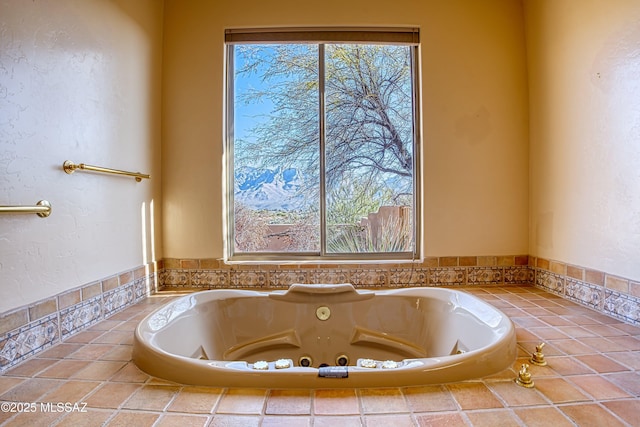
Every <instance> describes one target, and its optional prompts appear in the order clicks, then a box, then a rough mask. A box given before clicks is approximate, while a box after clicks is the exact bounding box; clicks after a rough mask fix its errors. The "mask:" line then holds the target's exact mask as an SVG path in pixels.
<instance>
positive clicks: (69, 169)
mask: <svg viewBox="0 0 640 427" xmlns="http://www.w3.org/2000/svg"><path fill="white" fill-rule="evenodd" d="M62 168H63V169H64V171H65V172H66V173H68V174H72V173H73V172H75V170H76V169H81V170H86V171H93V172H102V173H111V174H115V175H126V176H132V177H134V178H135V179H136V181H138V182H140V181H142V178H146V179H149V178H151V176H150V175H147V174H144V173H140V172H127V171H121V170H118V169H110V168H103V167H100V166H91V165H87V164H84V163H79V164H75V163H73V162H72V161H71V160H67V161H65V162H64V163H63V164H62Z"/></svg>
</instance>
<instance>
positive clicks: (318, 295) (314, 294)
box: [269, 283, 375, 302]
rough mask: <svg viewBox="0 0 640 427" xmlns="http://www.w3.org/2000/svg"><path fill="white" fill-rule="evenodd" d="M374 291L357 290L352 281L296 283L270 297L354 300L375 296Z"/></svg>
mask: <svg viewBox="0 0 640 427" xmlns="http://www.w3.org/2000/svg"><path fill="white" fill-rule="evenodd" d="M374 295H375V293H374V292H373V291H367V290H361V291H357V290H356V289H355V288H354V287H353V285H352V284H351V283H339V284H333V283H331V284H321V283H317V284H302V283H294V284H292V285H291V286H290V287H289V289H288V290H287V291H286V292H284V293H276V292H273V293H271V294H269V298H273V299H276V300H278V301H288V302H315V301H324V302H354V301H362V300H366V299H370V298H373V297H374Z"/></svg>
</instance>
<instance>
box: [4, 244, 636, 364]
mask: <svg viewBox="0 0 640 427" xmlns="http://www.w3.org/2000/svg"><path fill="white" fill-rule="evenodd" d="M292 283H352V284H353V285H354V286H356V287H361V288H395V287H409V286H474V287H475V286H478V287H482V286H509V285H534V286H536V287H538V288H541V289H544V290H545V291H548V292H551V293H553V294H556V295H559V296H561V297H563V298H566V299H568V300H571V301H574V302H577V303H579V304H583V305H585V306H587V307H589V308H592V309H594V310H597V311H599V312H600V313H603V314H606V315H610V316H613V317H615V318H618V319H620V320H623V321H625V322H628V323H631V324H636V325H638V324H640V283H638V282H634V281H631V280H628V279H625V278H621V277H617V276H612V275H609V274H606V273H604V272H600V271H596V270H591V269H588V268H584V267H578V266H573V265H568V264H564V263H561V262H557V261H552V260H547V259H544V258H536V257H531V256H527V255H514V256H478V257H476V256H471V257H468V256H467V257H440V258H428V259H426V260H425V261H424V262H422V263H416V264H344V265H343V264H334V265H225V264H224V263H223V262H221V261H219V260H214V259H200V260H194V259H165V260H163V261H161V262H159V263H157V264H150V265H147V266H141V267H138V268H135V269H133V270H130V271H126V272H123V273H120V274H116V275H113V276H110V277H108V278H105V279H101V280H98V281H96V282H92V283H89V284H86V285H83V286H81V287H78V288H75V289H72V290H69V291H66V292H64V293H63V294H60V295H56V296H54V297H51V298H48V299H46V300H44V301H40V302H38V303H35V304H32V305H30V306H28V307H21V308H17V309H15V310H12V311H10V312H7V313H3V314H0V373H1V372H3V371H5V370H7V369H8V368H10V367H12V366H15V365H17V364H18V363H20V362H22V361H24V360H26V359H28V358H30V357H31V356H33V355H35V354H37V353H39V352H41V351H43V350H45V349H47V348H49V347H51V346H52V345H54V344H56V343H58V342H60V341H64V340H65V339H67V338H69V337H71V336H73V335H74V334H76V333H78V332H80V331H82V330H84V329H86V328H87V327H89V326H91V325H93V324H95V323H97V322H99V321H101V320H103V319H106V318H109V317H110V316H111V315H113V314H115V313H117V312H119V311H120V310H122V309H124V308H126V307H129V306H131V305H132V304H135V303H136V302H138V301H140V300H142V299H144V298H145V297H146V296H147V295H149V294H151V293H154V292H155V291H156V290H162V289H169V290H175V289H185V290H203V289H220V288H243V289H258V290H272V289H283V288H286V287H288V286H289V285H291V284H292Z"/></svg>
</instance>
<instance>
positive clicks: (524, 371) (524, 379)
mask: <svg viewBox="0 0 640 427" xmlns="http://www.w3.org/2000/svg"><path fill="white" fill-rule="evenodd" d="M515 381H516V384H518V385H519V386H522V387H526V388H533V386H534V384H533V380H532V379H531V372H529V365H527V364H526V363H523V364H522V366H521V367H520V371H519V372H518V376H517V377H516V379H515Z"/></svg>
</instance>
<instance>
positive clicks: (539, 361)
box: [529, 343, 547, 366]
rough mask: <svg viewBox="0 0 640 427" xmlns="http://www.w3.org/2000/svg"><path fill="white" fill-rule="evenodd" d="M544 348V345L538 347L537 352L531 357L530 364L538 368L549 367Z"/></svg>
mask: <svg viewBox="0 0 640 427" xmlns="http://www.w3.org/2000/svg"><path fill="white" fill-rule="evenodd" d="M542 347H544V343H540V344H539V345H537V346H536V351H535V352H534V353H533V354H532V355H531V359H529V362H531V363H533V364H534V365H538V366H547V361H546V360H544V354H542Z"/></svg>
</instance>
